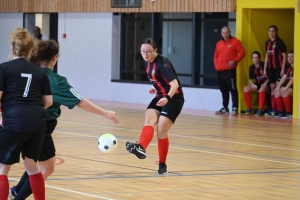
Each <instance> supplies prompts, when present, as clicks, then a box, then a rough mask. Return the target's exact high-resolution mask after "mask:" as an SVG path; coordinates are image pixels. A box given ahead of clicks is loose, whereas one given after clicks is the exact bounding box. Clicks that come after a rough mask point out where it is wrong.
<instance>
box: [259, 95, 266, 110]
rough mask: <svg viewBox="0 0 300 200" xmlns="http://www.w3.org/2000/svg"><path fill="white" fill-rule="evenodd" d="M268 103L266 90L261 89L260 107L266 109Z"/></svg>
mask: <svg viewBox="0 0 300 200" xmlns="http://www.w3.org/2000/svg"><path fill="white" fill-rule="evenodd" d="M265 103H266V92H265V91H260V92H259V96H258V105H259V106H258V109H259V110H262V109H264V106H265Z"/></svg>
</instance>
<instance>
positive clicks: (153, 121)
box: [145, 117, 157, 126]
mask: <svg viewBox="0 0 300 200" xmlns="http://www.w3.org/2000/svg"><path fill="white" fill-rule="evenodd" d="M156 124H157V119H155V118H151V117H147V118H146V119H145V125H151V126H155V125H156Z"/></svg>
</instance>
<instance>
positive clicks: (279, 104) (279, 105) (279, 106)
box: [275, 97, 284, 113]
mask: <svg viewBox="0 0 300 200" xmlns="http://www.w3.org/2000/svg"><path fill="white" fill-rule="evenodd" d="M275 101H276V105H277V109H278V111H279V112H281V113H283V112H284V107H283V106H284V105H283V101H282V97H278V98H275Z"/></svg>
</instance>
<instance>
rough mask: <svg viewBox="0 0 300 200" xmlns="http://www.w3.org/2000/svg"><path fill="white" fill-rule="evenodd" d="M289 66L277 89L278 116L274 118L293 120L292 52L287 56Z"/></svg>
mask: <svg viewBox="0 0 300 200" xmlns="http://www.w3.org/2000/svg"><path fill="white" fill-rule="evenodd" d="M287 60H288V63H289V64H288V65H287V67H286V69H285V74H284V75H283V76H282V78H281V79H280V82H279V84H278V85H277V87H276V89H275V100H276V104H277V109H278V111H279V114H278V115H274V117H281V118H292V103H293V102H292V101H293V99H292V98H293V73H294V52H293V51H291V52H289V53H288V56H287Z"/></svg>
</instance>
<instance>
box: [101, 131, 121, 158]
mask: <svg viewBox="0 0 300 200" xmlns="http://www.w3.org/2000/svg"><path fill="white" fill-rule="evenodd" d="M117 146H118V143H117V139H116V137H115V136H114V135H112V134H110V133H105V134H103V135H101V136H100V138H99V139H98V148H99V149H100V151H102V152H103V153H112V152H113V151H114V150H116V148H117Z"/></svg>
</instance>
